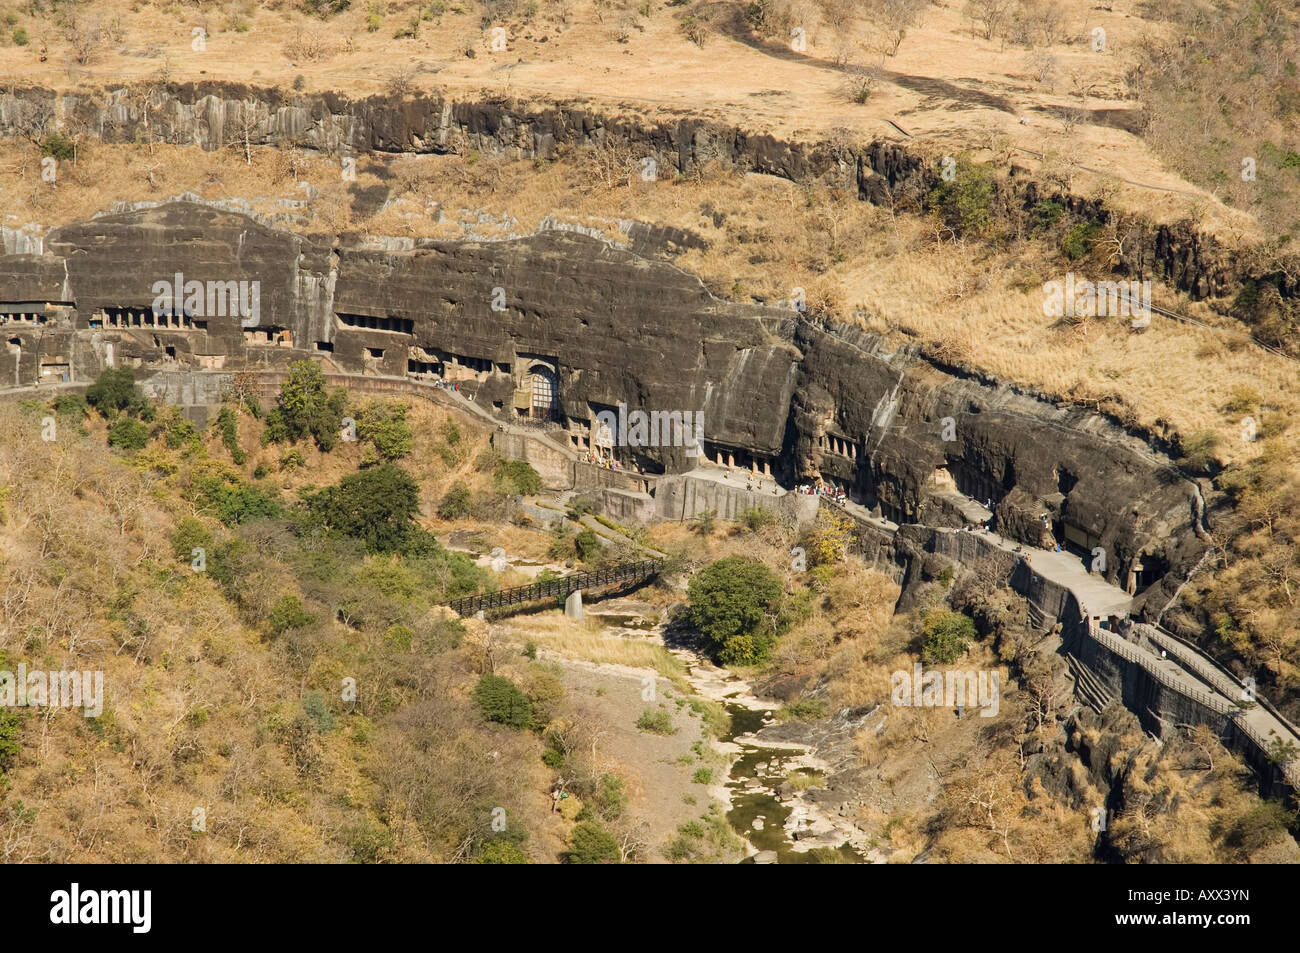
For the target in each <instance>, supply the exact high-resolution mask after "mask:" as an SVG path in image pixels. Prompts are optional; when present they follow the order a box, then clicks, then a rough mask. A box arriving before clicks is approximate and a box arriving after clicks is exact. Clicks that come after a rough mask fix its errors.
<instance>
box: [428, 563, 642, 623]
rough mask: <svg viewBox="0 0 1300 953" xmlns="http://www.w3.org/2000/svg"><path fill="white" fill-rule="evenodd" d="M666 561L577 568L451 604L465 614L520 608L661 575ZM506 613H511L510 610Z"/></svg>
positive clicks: (516, 609)
mask: <svg viewBox="0 0 1300 953" xmlns="http://www.w3.org/2000/svg"><path fill="white" fill-rule="evenodd" d="M663 565H664V564H663V560H662V559H646V560H641V561H639V562H627V563H620V564H619V565H617V566H610V567H608V568H606V569H591V570H587V571H584V572H575V573H572V574H571V575H568V576H561V577H560V578H558V579H547V580H544V581H542V582H534V583H530V584H529V585H526V586H515V587H514V588H512V589H502V590H501V591H499V592H485V593H483V594H482V595H478V596H466V597H465V598H464V599H457V600H456V601H454V602H451V603H449V604H448V605H449V606H450V607H451V610H452V611H453V612H456V613H459V614H460V615H463V616H465V615H475V614H477V613H479V612H488V611H490V610H493V609H507V610H509V611H514V612H517V611H519V609H521V608H523V607H524V606H525V605H527V604H528V603H530V602H536V601H538V600H539V599H553V598H561V599H563V598H566V597H567V596H569V595H570V594H571V593H574V592H577V591H579V590H581V591H584V592H585V591H587V590H589V589H596V588H599V587H601V586H608V585H613V584H614V583H619V582H635V583H642V582H645V581H647V580H649V579H653V578H654V577H655V576H657V575H659V573H660V571H661V570H662V569H663ZM505 614H507V615H508V614H509V612H507V613H505Z"/></svg>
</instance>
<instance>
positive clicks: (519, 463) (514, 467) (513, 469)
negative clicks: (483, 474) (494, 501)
mask: <svg viewBox="0 0 1300 953" xmlns="http://www.w3.org/2000/svg"><path fill="white" fill-rule="evenodd" d="M493 480H494V482H495V483H496V486H497V490H498V491H499V492H501V493H505V494H508V495H511V496H535V495H536V494H537V493H539V492H540V491H541V489H542V478H541V476H540V475H539V474H538V472H537V471H536V470H534V469H533V468H532V467H531V466H530V465H529V464H528V463H527V462H526V461H524V460H498V461H497V464H496V469H495V471H494V473H493Z"/></svg>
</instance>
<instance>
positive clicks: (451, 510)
mask: <svg viewBox="0 0 1300 953" xmlns="http://www.w3.org/2000/svg"><path fill="white" fill-rule="evenodd" d="M437 512H438V519H440V520H458V519H462V518H464V517H466V516H469V513H470V492H469V487H467V486H466V485H465V484H464V483H453V484H452V485H451V489H449V490H448V491H447V492H446V493H445V494H443V497H442V499H441V500H440V501H439V502H438V510H437Z"/></svg>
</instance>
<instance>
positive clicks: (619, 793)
mask: <svg viewBox="0 0 1300 953" xmlns="http://www.w3.org/2000/svg"><path fill="white" fill-rule="evenodd" d="M625 787H626V785H624V783H623V779H622V778H620V777H619V776H618V775H617V774H608V773H606V774H602V775H601V776H600V780H599V781H597V782H596V789H595V790H594V791H592V792H591V797H590V798H588V803H589V804H591V806H592V808H593V809H594V810H595V811H596V813H597V814H599V815H600V816H601V817H602V818H604V819H605V820H607V821H616V820H618V819H619V818H620V817H622V816H623V814H624V812H625V811H627V794H626V792H625V791H624V788H625Z"/></svg>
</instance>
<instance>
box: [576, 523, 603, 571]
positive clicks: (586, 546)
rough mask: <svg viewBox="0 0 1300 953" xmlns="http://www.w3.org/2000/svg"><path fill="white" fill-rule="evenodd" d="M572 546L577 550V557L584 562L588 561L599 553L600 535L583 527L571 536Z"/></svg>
mask: <svg viewBox="0 0 1300 953" xmlns="http://www.w3.org/2000/svg"><path fill="white" fill-rule="evenodd" d="M573 547H574V549H575V550H577V553H578V558H579V559H581V560H582V561H583V562H584V563H585V562H590V561H591V560H592V559H593V558H595V556H596V555H597V554H599V553H600V537H599V536H597V535H596V534H595V533H594V532H593V531H592V530H590V529H584V530H583V531H582V532H580V533H579V534H578V535H577V536H575V537H573Z"/></svg>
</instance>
